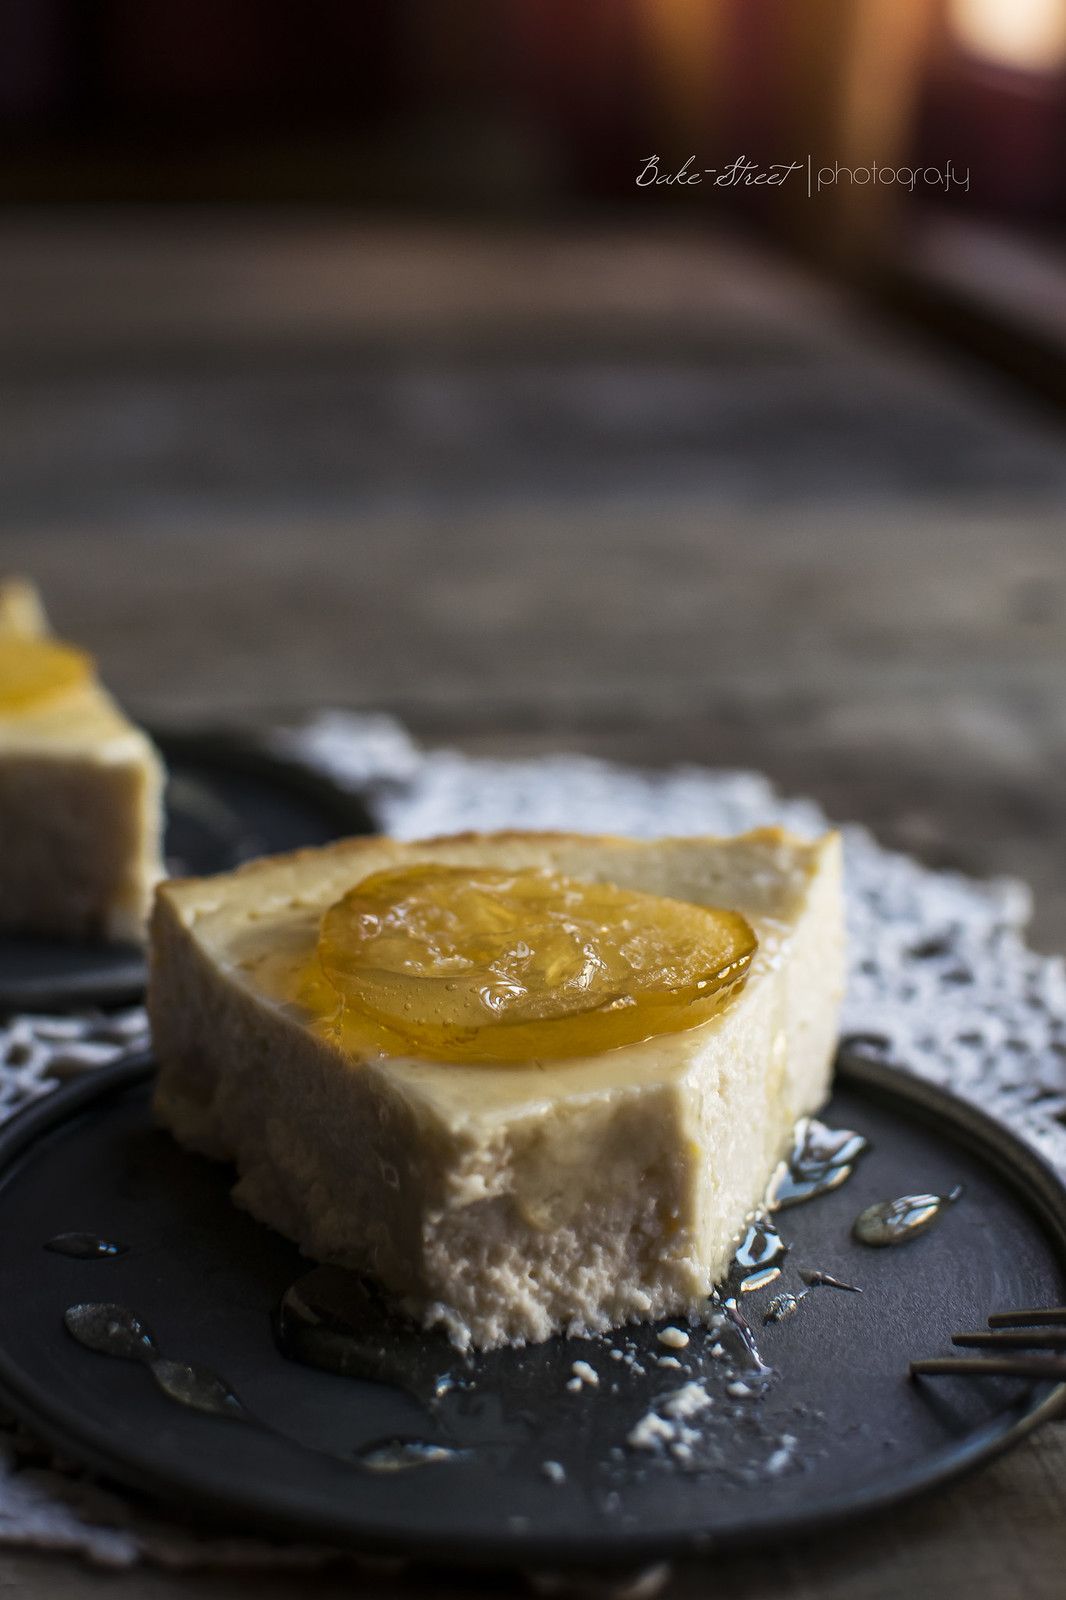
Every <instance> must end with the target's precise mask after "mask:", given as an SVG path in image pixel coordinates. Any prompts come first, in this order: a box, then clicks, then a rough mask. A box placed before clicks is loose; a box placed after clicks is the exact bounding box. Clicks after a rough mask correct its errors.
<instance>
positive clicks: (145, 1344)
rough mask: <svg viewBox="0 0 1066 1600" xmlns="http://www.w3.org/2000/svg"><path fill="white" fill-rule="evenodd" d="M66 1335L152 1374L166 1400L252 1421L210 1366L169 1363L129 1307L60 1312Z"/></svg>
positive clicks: (89, 1307)
mask: <svg viewBox="0 0 1066 1600" xmlns="http://www.w3.org/2000/svg"><path fill="white" fill-rule="evenodd" d="M63 1323H64V1326H65V1327H66V1330H67V1332H68V1333H69V1334H70V1335H71V1337H72V1338H74V1339H76V1340H77V1341H78V1343H79V1344H81V1345H84V1346H85V1348H86V1350H95V1351H97V1353H98V1354H99V1355H102V1356H114V1357H115V1359H116V1360H118V1361H136V1362H138V1363H139V1364H140V1365H141V1366H146V1367H148V1368H149V1370H150V1371H151V1374H152V1377H153V1378H154V1379H155V1381H156V1383H157V1384H158V1385H159V1387H160V1388H161V1389H162V1391H163V1393H164V1394H165V1395H166V1396H167V1398H168V1399H169V1400H175V1401H177V1403H178V1405H180V1406H187V1407H188V1408H189V1410H190V1411H206V1412H209V1413H210V1414H211V1415H213V1416H216V1417H233V1418H235V1419H236V1420H237V1421H240V1422H254V1421H255V1418H254V1417H253V1416H252V1414H251V1412H250V1411H248V1410H247V1409H246V1408H245V1407H244V1406H243V1405H242V1404H241V1402H240V1401H239V1400H238V1399H237V1396H236V1395H235V1394H234V1393H233V1391H232V1390H231V1389H229V1388H228V1387H227V1386H226V1384H224V1383H223V1381H222V1379H221V1378H219V1377H218V1376H217V1375H216V1374H215V1373H214V1372H212V1371H211V1370H210V1369H209V1368H208V1367H191V1366H187V1365H186V1364H185V1363H184V1362H182V1361H168V1360H167V1358H166V1357H165V1356H164V1354H163V1352H162V1351H161V1350H160V1348H159V1346H158V1345H157V1344H156V1342H155V1338H154V1336H153V1334H152V1332H151V1330H150V1329H149V1328H148V1326H147V1324H146V1323H144V1322H142V1321H141V1319H140V1317H138V1316H137V1315H136V1313H135V1312H133V1311H131V1310H130V1309H129V1307H128V1306H118V1305H111V1304H107V1303H97V1304H93V1303H86V1304H83V1305H76V1306H69V1307H68V1308H67V1310H66V1311H65V1312H64V1313H63Z"/></svg>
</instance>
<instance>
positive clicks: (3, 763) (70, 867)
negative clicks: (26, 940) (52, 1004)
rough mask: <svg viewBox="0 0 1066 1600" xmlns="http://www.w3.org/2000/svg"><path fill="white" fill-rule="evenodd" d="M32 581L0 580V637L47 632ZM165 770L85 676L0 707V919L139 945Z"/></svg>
mask: <svg viewBox="0 0 1066 1600" xmlns="http://www.w3.org/2000/svg"><path fill="white" fill-rule="evenodd" d="M50 634H51V629H50V627H49V623H48V618H47V615H46V613H45V609H44V606H43V604H42V602H41V598H40V595H39V593H38V591H37V589H36V586H35V585H34V584H33V583H32V582H31V581H30V580H29V579H26V578H19V577H13V578H8V579H5V580H3V581H2V582H0V638H9V639H12V638H13V639H34V638H45V637H48V636H50ZM164 782H165V770H164V766H163V761H162V757H161V756H160V754H159V752H158V750H157V749H156V747H155V745H154V744H153V743H152V741H151V739H150V738H149V737H148V735H147V734H146V733H145V732H144V731H143V730H142V729H141V728H139V727H137V726H136V724H134V723H133V722H132V721H131V720H130V719H129V718H128V717H127V716H126V715H125V713H124V712H123V711H122V710H121V709H120V708H119V706H118V705H117V704H116V703H115V701H114V700H113V698H112V697H111V695H110V694H109V693H108V691H107V690H106V689H105V688H104V687H103V685H102V684H101V683H100V682H99V681H98V679H97V678H96V677H95V675H94V676H93V677H92V678H91V679H90V680H89V681H88V682H87V683H84V684H81V685H78V686H77V687H75V688H72V689H71V690H69V691H67V692H65V693H62V694H59V695H57V696H55V697H54V698H53V699H49V700H47V701H45V702H43V703H42V704H41V705H40V706H39V707H31V708H28V709H26V710H23V711H18V712H10V713H6V714H5V713H0V837H2V838H3V840H4V842H5V849H4V859H3V862H2V863H0V927H3V928H5V929H8V930H12V931H18V932H31V933H48V934H59V935H62V936H69V937H75V938H84V937H97V938H104V939H107V940H110V941H128V942H131V943H143V942H144V939H145V933H146V928H147V921H148V914H149V911H150V909H151V901H152V894H153V891H154V889H155V886H156V884H157V883H158V882H159V880H160V879H161V878H162V877H163V874H164V866H163V860H162V827H163V788H164Z"/></svg>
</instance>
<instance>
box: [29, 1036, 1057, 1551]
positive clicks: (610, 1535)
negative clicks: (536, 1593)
mask: <svg viewBox="0 0 1066 1600" xmlns="http://www.w3.org/2000/svg"><path fill="white" fill-rule="evenodd" d="M154 1070H155V1058H154V1055H153V1053H152V1051H151V1050H141V1051H137V1052H135V1053H131V1054H129V1055H127V1056H124V1057H123V1058H121V1059H120V1060H119V1061H117V1062H114V1063H112V1064H110V1065H108V1066H105V1067H99V1068H95V1069H93V1070H91V1071H90V1072H88V1073H87V1074H86V1075H85V1076H84V1077H83V1078H80V1079H76V1080H75V1081H74V1082H72V1083H69V1084H65V1085H63V1086H61V1087H60V1088H58V1089H55V1090H52V1091H50V1092H48V1093H47V1094H45V1095H42V1096H41V1097H39V1098H38V1099H36V1100H34V1101H32V1102H31V1103H30V1104H29V1105H28V1106H25V1107H22V1108H21V1109H20V1110H19V1111H17V1112H15V1113H14V1115H13V1116H11V1117H10V1118H8V1120H7V1121H6V1122H5V1123H4V1124H3V1125H0V1183H3V1181H4V1180H5V1179H6V1177H7V1175H8V1173H9V1172H10V1171H11V1170H12V1169H13V1168H14V1167H15V1166H16V1164H17V1163H18V1162H19V1160H20V1158H21V1157H23V1156H24V1155H26V1154H27V1153H28V1152H29V1151H30V1150H31V1148H32V1146H33V1145H34V1144H35V1143H36V1142H37V1141H38V1140H39V1139H43V1138H45V1137H47V1136H48V1135H49V1134H51V1133H53V1132H54V1131H56V1130H57V1129H58V1128H60V1127H61V1126H62V1125H63V1124H64V1123H65V1122H67V1121H68V1120H70V1119H72V1118H74V1117H76V1116H78V1115H80V1114H82V1113H83V1112H85V1111H87V1110H89V1109H90V1108H92V1107H93V1106H94V1105H95V1104H96V1103H97V1102H101V1101H106V1100H107V1099H109V1098H112V1097H118V1096H120V1095H122V1094H123V1093H124V1092H125V1091H127V1090H129V1089H133V1088H136V1087H138V1086H139V1085H140V1084H142V1083H143V1082H145V1081H146V1080H148V1079H149V1078H150V1077H151V1076H152V1074H153V1072H154ZM836 1073H837V1074H839V1077H840V1080H841V1083H842V1084H843V1085H845V1086H847V1087H851V1088H856V1089H858V1090H859V1092H860V1093H866V1094H868V1095H870V1096H871V1098H874V1099H876V1100H878V1101H880V1102H881V1103H883V1104H886V1105H887V1106H889V1108H890V1109H893V1110H896V1111H899V1112H902V1114H903V1115H904V1116H911V1117H912V1118H913V1119H914V1120H917V1121H920V1122H922V1123H923V1124H925V1125H928V1126H932V1127H934V1128H935V1129H936V1130H937V1131H938V1132H940V1133H941V1134H942V1135H944V1136H946V1137H947V1138H948V1139H949V1140H951V1141H953V1142H955V1143H958V1144H960V1145H961V1146H963V1147H964V1148H966V1149H968V1150H969V1151H970V1152H971V1153H972V1154H975V1155H977V1156H978V1158H980V1159H982V1160H984V1161H985V1162H986V1163H987V1164H988V1165H989V1166H990V1167H991V1168H992V1170H993V1171H994V1172H995V1174H996V1175H997V1177H999V1178H1000V1179H1001V1181H1003V1182H1005V1183H1006V1184H1007V1185H1008V1187H1010V1188H1011V1189H1012V1190H1013V1191H1014V1193H1015V1194H1016V1195H1017V1196H1018V1197H1019V1198H1020V1200H1021V1201H1022V1203H1023V1204H1024V1205H1025V1207H1026V1208H1027V1209H1028V1210H1029V1212H1030V1214H1031V1215H1032V1214H1033V1213H1035V1218H1034V1220H1035V1221H1036V1222H1037V1223H1038V1224H1039V1225H1040V1226H1041V1229H1042V1231H1043V1232H1044V1234H1045V1237H1046V1238H1047V1240H1048V1242H1049V1244H1051V1245H1052V1246H1053V1248H1054V1252H1055V1254H1056V1255H1057V1256H1058V1257H1059V1259H1060V1261H1061V1263H1062V1265H1063V1267H1064V1270H1066V1183H1064V1181H1063V1180H1062V1179H1060V1177H1059V1176H1058V1174H1057V1173H1056V1172H1055V1170H1054V1168H1052V1167H1051V1166H1050V1165H1049V1163H1048V1162H1047V1161H1045V1160H1044V1158H1043V1157H1042V1156H1041V1155H1039V1154H1038V1153H1037V1152H1036V1151H1035V1150H1032V1149H1031V1148H1030V1147H1029V1146H1027V1145H1025V1144H1023V1143H1022V1141H1021V1140H1020V1139H1019V1138H1018V1136H1017V1135H1016V1134H1014V1133H1013V1132H1012V1131H1011V1130H1010V1129H1009V1128H1007V1127H1006V1126H1005V1125H1004V1124H1002V1123H1000V1122H997V1121H996V1120H995V1119H994V1118H992V1117H991V1116H989V1114H988V1113H987V1112H985V1111H983V1110H981V1109H980V1108H979V1107H977V1106H975V1105H973V1104H971V1103H970V1102H968V1101H964V1100H962V1099H961V1098H960V1097H959V1096H957V1095H954V1094H952V1093H951V1092H950V1091H948V1090H946V1089H942V1088H940V1087H939V1086H938V1085H935V1084H932V1083H928V1082H926V1081H924V1080H922V1079H919V1078H916V1077H914V1076H913V1075H912V1074H910V1073H907V1072H906V1071H905V1070H903V1069H901V1068H899V1067H896V1066H893V1065H891V1064H889V1063H887V1062H885V1061H884V1060H880V1059H875V1058H873V1057H871V1056H869V1055H864V1054H863V1053H862V1052H861V1051H860V1050H857V1049H855V1048H854V1047H849V1046H848V1045H847V1043H846V1041H845V1043H844V1044H842V1045H841V1047H840V1049H839V1051H838V1055H837V1065H836ZM1064 1402H1066V1382H1063V1383H1052V1382H1050V1381H1042V1382H1039V1383H1036V1384H1034V1385H1033V1386H1032V1387H1031V1389H1030V1390H1029V1391H1028V1392H1027V1394H1026V1395H1025V1396H1024V1397H1023V1398H1021V1399H1019V1400H1018V1401H1016V1402H1014V1403H1013V1404H1012V1405H1010V1406H1008V1407H1007V1408H1006V1409H1005V1410H1004V1411H1003V1412H1001V1413H999V1414H998V1415H997V1416H995V1417H992V1418H990V1419H989V1420H988V1421H987V1422H985V1423H984V1424H982V1425H981V1426H980V1427H979V1428H977V1429H975V1430H974V1431H973V1432H972V1433H970V1434H968V1435H966V1436H965V1437H964V1438H963V1439H962V1440H957V1441H952V1442H950V1443H948V1444H946V1445H944V1446H942V1447H941V1448H939V1449H937V1450H934V1451H932V1452H930V1453H929V1454H928V1455H925V1456H923V1457H921V1458H920V1460H918V1461H917V1462H913V1463H910V1464H909V1465H908V1466H906V1467H904V1468H901V1469H899V1470H898V1471H895V1472H891V1473H889V1474H887V1475H886V1477H884V1478H881V1479H878V1480H877V1481H875V1482H874V1483H872V1484H869V1485H867V1486H865V1487H864V1488H861V1489H859V1490H855V1491H846V1492H837V1493H834V1494H831V1495H827V1496H824V1497H823V1498H821V1499H816V1500H813V1501H811V1502H809V1503H808V1504H807V1505H806V1506H805V1507H800V1508H798V1509H796V1510H795V1511H793V1512H790V1513H788V1514H786V1515H780V1514H775V1515H774V1516H772V1517H764V1518H761V1519H760V1518H757V1517H756V1518H750V1519H748V1520H747V1521H746V1522H741V1523H738V1524H737V1525H736V1526H735V1527H734V1528H730V1529H726V1530H718V1531H714V1532H710V1531H701V1530H682V1531H674V1532H671V1533H643V1532H641V1531H640V1530H639V1529H617V1530H609V1529H608V1530H596V1531H590V1532H589V1533H582V1534H580V1535H551V1536H549V1537H548V1538H547V1539H545V1538H538V1537H533V1538H530V1537H529V1536H527V1535H526V1534H525V1533H524V1531H523V1532H514V1533H503V1532H501V1533H500V1534H499V1535H497V1536H490V1537H478V1538H477V1539H471V1538H470V1536H468V1535H455V1536H448V1535H441V1534H438V1533H432V1534H427V1535H426V1536H425V1537H420V1536H419V1535H418V1534H412V1533H411V1532H410V1531H409V1530H408V1531H405V1533H404V1534H403V1536H402V1544H401V1542H400V1541H399V1539H398V1536H397V1535H396V1534H395V1533H392V1534H390V1533H389V1532H388V1531H386V1532H385V1533H384V1534H379V1533H377V1532H376V1531H375V1529H374V1528H372V1527H366V1528H362V1529H358V1530H357V1529H353V1528H351V1527H345V1526H343V1525H339V1524H337V1523H336V1522H335V1521H334V1520H332V1519H331V1518H329V1517H327V1518H324V1519H323V1520H321V1521H315V1520H313V1519H307V1518H302V1517H301V1516H300V1515H299V1514H298V1513H293V1512H292V1511H291V1509H290V1510H289V1511H288V1512H284V1511H279V1509H278V1508H277V1507H275V1506H273V1505H272V1504H266V1505H264V1504H263V1502H262V1499H261V1497H260V1499H259V1501H258V1503H257V1501H256V1497H255V1496H254V1495H252V1496H247V1495H234V1496H232V1497H231V1498H230V1497H228V1498H227V1499H226V1501H225V1503H224V1504H223V1505H221V1506H220V1504H219V1499H218V1494H217V1492H215V1491H205V1490H202V1489H201V1490H199V1492H198V1491H197V1488H196V1485H195V1484H194V1483H193V1482H191V1481H187V1482H179V1481H176V1480H175V1478H174V1477H173V1476H172V1475H168V1474H167V1473H166V1472H159V1473H158V1474H153V1473H151V1472H148V1473H146V1472H145V1469H144V1466H143V1464H142V1463H137V1464H136V1465H133V1464H131V1463H129V1462H128V1461H126V1460H125V1459H124V1457H123V1455H122V1453H121V1451H109V1450H108V1449H107V1448H106V1446H104V1445H101V1443H100V1441H99V1440H97V1439H95V1438H91V1439H88V1440H86V1439H85V1437H84V1435H83V1434H81V1433H79V1431H78V1426H77V1412H76V1410H75V1409H74V1408H73V1407H70V1406H66V1405H55V1404H49V1401H48V1397H47V1396H45V1395H42V1394H38V1395H36V1396H34V1395H30V1396H27V1394H26V1393H25V1392H24V1391H23V1388H22V1386H21V1385H20V1383H19V1369H17V1368H16V1367H15V1365H14V1363H12V1362H9V1359H8V1357H7V1352H6V1350H5V1349H4V1346H3V1343H2V1340H0V1403H3V1404H4V1405H5V1406H6V1407H7V1408H8V1410H9V1411H10V1412H11V1413H12V1414H13V1415H14V1416H15V1417H16V1418H17V1419H18V1420H19V1421H20V1422H22V1423H23V1424H24V1425H25V1426H26V1427H28V1428H29V1429H30V1430H31V1431H33V1432H35V1433H36V1434H37V1435H38V1437H40V1438H42V1439H43V1440H44V1441H45V1443H47V1444H49V1445H50V1446H51V1447H52V1448H53V1449H55V1450H56V1452H57V1453H58V1454H61V1455H63V1456H65V1457H67V1458H68V1459H74V1460H77V1461H80V1462H81V1463H82V1464H84V1465H85V1466H86V1467H87V1468H88V1469H89V1470H90V1471H91V1472H92V1473H94V1474H96V1475H98V1476H100V1477H103V1478H107V1479H111V1480H112V1481H113V1482H117V1483H119V1484H121V1485H122V1486H123V1487H125V1488H128V1489H132V1490H134V1491H138V1492H139V1493H141V1494H144V1493H147V1494H148V1495H150V1496H153V1497H154V1498H155V1499H156V1500H157V1501H158V1502H159V1503H161V1504H162V1505H164V1506H169V1507H172V1508H175V1509H177V1510H179V1511H183V1512H185V1513H186V1514H188V1515H191V1516H192V1517H194V1518H195V1519H196V1520H197V1521H198V1523H199V1524H200V1526H201V1527H211V1526H213V1525H214V1526H218V1527H221V1528H226V1529H227V1530H228V1531H229V1532H230V1533H234V1532H238V1531H240V1532H246V1533H248V1534H249V1535H253V1536H255V1535H257V1536H259V1537H262V1536H263V1535H264V1533H268V1532H269V1533H272V1535H273V1537H274V1539H275V1540H277V1539H279V1537H280V1538H281V1539H283V1540H295V1541H305V1542H314V1543H316V1544H319V1545H321V1544H327V1545H329V1546H332V1547H334V1548H338V1549H348V1550H354V1551H361V1552H364V1553H366V1554H367V1555H375V1556H379V1555H380V1556H388V1557H395V1556H401V1557H405V1558H408V1559H412V1560H418V1561H423V1562H426V1563H429V1564H432V1565H437V1566H449V1567H479V1568H485V1567H501V1566H503V1567H508V1568H515V1567H523V1568H528V1569H544V1568H548V1567H560V1566H562V1567H572V1568H575V1569H578V1568H583V1567H590V1566H596V1567H602V1566H603V1565H605V1564H607V1565H610V1566H612V1567H613V1566H629V1565H632V1566H638V1565H639V1566H643V1565H645V1564H647V1563H649V1562H653V1561H655V1562H657V1561H663V1560H675V1559H685V1558H692V1557H700V1556H705V1555H708V1554H717V1553H719V1552H725V1551H735V1550H741V1549H744V1548H749V1547H750V1546H751V1545H752V1544H753V1543H754V1542H756V1541H759V1542H761V1543H764V1544H765V1543H772V1544H775V1545H776V1544H779V1543H783V1542H785V1541H787V1540H789V1539H798V1538H808V1537H811V1536H815V1535H818V1534H820V1533H823V1532H826V1531H828V1530H831V1529H833V1528H836V1527H840V1526H842V1525H844V1524H845V1523H849V1522H852V1521H855V1520H857V1519H859V1518H862V1517H866V1516H870V1515H873V1514H875V1513H878V1512H886V1511H888V1510H891V1509H893V1508H894V1507H896V1506H898V1505H901V1504H903V1503H905V1502H906V1501H908V1500H911V1499H915V1498H917V1497H918V1496H919V1495H920V1494H922V1493H923V1492H934V1491H936V1490H938V1489H940V1488H946V1487H948V1486H949V1485H950V1484H952V1483H955V1482H957V1481H958V1480H959V1479H960V1478H963V1477H965V1476H966V1475H967V1474H968V1473H971V1472H973V1471H975V1470H976V1469H977V1468H978V1467H980V1466H983V1465H985V1464H986V1463H987V1462H990V1461H992V1460H994V1459H995V1458H996V1457H997V1456H999V1455H1001V1454H1003V1453H1004V1452H1005V1451H1007V1450H1009V1449H1011V1448H1013V1446H1014V1445H1015V1444H1017V1443H1019V1442H1020V1441H1021V1440H1023V1439H1024V1438H1026V1437H1027V1436H1028V1435H1029V1434H1030V1433H1031V1432H1033V1431H1034V1430H1035V1429H1036V1428H1038V1427H1040V1426H1041V1425H1042V1424H1043V1423H1044V1422H1046V1421H1049V1420H1051V1419H1052V1418H1054V1417H1056V1416H1058V1415H1060V1414H1061V1412H1062V1410H1063V1409H1064Z"/></svg>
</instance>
